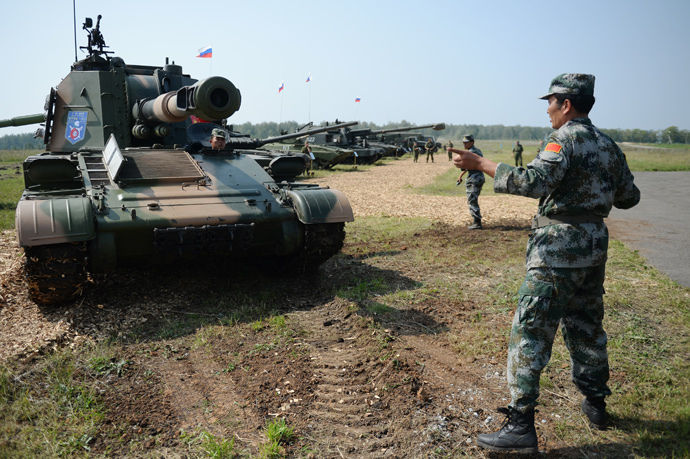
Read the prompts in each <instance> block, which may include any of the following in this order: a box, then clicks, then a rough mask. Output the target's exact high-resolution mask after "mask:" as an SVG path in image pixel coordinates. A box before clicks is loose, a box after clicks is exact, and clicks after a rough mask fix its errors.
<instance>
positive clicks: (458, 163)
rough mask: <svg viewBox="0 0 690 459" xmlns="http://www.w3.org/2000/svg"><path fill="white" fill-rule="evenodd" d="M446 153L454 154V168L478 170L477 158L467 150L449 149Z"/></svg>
mask: <svg viewBox="0 0 690 459" xmlns="http://www.w3.org/2000/svg"><path fill="white" fill-rule="evenodd" d="M448 151H451V152H453V153H454V155H453V164H454V165H455V167H457V168H459V169H463V170H474V169H478V166H479V156H477V155H475V154H474V153H472V152H471V151H468V150H458V149H456V148H449V149H448Z"/></svg>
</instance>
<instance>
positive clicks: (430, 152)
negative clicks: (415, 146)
mask: <svg viewBox="0 0 690 459" xmlns="http://www.w3.org/2000/svg"><path fill="white" fill-rule="evenodd" d="M424 149H425V150H426V162H427V163H428V162H429V157H431V162H432V163H433V162H434V150H435V149H436V144H435V143H434V141H433V140H431V139H429V140H427V141H426V144H424Z"/></svg>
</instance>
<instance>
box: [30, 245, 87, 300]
mask: <svg viewBox="0 0 690 459" xmlns="http://www.w3.org/2000/svg"><path fill="white" fill-rule="evenodd" d="M24 253H25V254H26V261H25V266H26V277H27V281H28V284H29V297H30V298H31V299H32V300H33V301H34V302H36V303H37V304H42V305H48V304H58V303H65V302H68V301H71V300H73V299H74V298H76V297H77V296H79V295H80V294H81V292H82V289H83V286H84V283H85V282H86V244H85V243H83V242H74V243H65V244H53V245H42V246H35V247H26V248H25V249H24Z"/></svg>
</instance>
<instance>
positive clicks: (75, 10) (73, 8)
mask: <svg viewBox="0 0 690 459" xmlns="http://www.w3.org/2000/svg"><path fill="white" fill-rule="evenodd" d="M76 3H77V0H72V17H73V18H74V62H77V5H76Z"/></svg>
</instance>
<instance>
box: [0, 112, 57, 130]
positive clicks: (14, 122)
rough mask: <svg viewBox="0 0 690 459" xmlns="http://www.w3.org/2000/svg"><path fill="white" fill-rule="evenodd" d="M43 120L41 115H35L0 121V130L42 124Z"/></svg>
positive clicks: (43, 117)
mask: <svg viewBox="0 0 690 459" xmlns="http://www.w3.org/2000/svg"><path fill="white" fill-rule="evenodd" d="M45 120H46V119H45V116H44V115H43V114H42V113H37V114H35V115H25V116H15V117H14V118H9V119H6V120H0V128H4V127H9V126H26V125H29V124H38V123H44V122H45Z"/></svg>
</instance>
